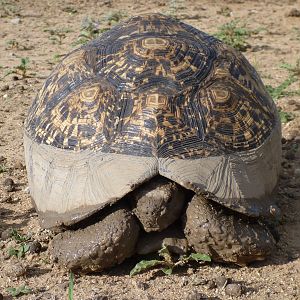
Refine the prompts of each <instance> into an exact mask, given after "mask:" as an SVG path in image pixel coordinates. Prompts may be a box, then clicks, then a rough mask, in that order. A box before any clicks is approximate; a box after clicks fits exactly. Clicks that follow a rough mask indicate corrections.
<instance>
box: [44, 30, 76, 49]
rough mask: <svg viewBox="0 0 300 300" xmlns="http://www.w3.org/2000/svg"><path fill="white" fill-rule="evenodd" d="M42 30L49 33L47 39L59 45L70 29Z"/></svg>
mask: <svg viewBox="0 0 300 300" xmlns="http://www.w3.org/2000/svg"><path fill="white" fill-rule="evenodd" d="M44 32H48V33H49V35H50V36H49V39H50V40H51V41H53V43H57V44H59V45H61V44H62V41H63V40H64V39H65V38H66V37H67V35H66V34H67V33H69V32H71V30H70V29H65V28H62V29H45V30H44Z"/></svg>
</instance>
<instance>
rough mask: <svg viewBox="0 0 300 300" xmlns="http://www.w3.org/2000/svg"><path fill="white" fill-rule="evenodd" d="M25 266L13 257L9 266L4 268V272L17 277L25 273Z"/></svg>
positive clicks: (11, 276)
mask: <svg viewBox="0 0 300 300" xmlns="http://www.w3.org/2000/svg"><path fill="white" fill-rule="evenodd" d="M26 272H27V267H26V266H25V265H24V264H22V263H21V262H19V261H17V260H15V259H13V260H12V264H11V266H10V267H6V268H5V269H4V274H5V275H6V276H8V277H10V278H19V277H22V276H24V275H25V274H26Z"/></svg>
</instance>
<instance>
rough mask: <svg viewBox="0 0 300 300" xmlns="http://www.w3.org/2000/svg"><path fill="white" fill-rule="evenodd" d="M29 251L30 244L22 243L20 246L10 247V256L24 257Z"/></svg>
mask: <svg viewBox="0 0 300 300" xmlns="http://www.w3.org/2000/svg"><path fill="white" fill-rule="evenodd" d="M28 251H29V245H28V244H24V243H22V244H21V245H20V246H19V247H18V248H13V247H10V248H9V250H8V255H9V256H15V257H17V258H22V257H24V256H25V254H26V252H28Z"/></svg>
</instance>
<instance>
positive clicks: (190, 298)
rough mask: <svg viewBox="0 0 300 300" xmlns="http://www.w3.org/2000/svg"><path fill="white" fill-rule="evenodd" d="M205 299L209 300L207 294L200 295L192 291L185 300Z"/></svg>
mask: <svg viewBox="0 0 300 300" xmlns="http://www.w3.org/2000/svg"><path fill="white" fill-rule="evenodd" d="M204 299H208V297H207V296H206V295H205V294H202V293H199V292H198V291H196V290H192V291H190V292H189V293H188V294H187V295H186V297H185V300H204Z"/></svg>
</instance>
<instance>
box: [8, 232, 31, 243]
mask: <svg viewBox="0 0 300 300" xmlns="http://www.w3.org/2000/svg"><path fill="white" fill-rule="evenodd" d="M11 237H12V238H13V239H14V240H15V241H16V242H19V243H22V242H26V241H28V240H29V239H30V237H28V236H27V235H23V234H21V233H20V232H18V230H16V229H13V230H12V231H11Z"/></svg>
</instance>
